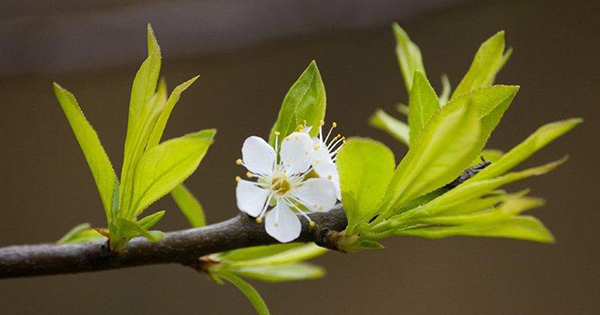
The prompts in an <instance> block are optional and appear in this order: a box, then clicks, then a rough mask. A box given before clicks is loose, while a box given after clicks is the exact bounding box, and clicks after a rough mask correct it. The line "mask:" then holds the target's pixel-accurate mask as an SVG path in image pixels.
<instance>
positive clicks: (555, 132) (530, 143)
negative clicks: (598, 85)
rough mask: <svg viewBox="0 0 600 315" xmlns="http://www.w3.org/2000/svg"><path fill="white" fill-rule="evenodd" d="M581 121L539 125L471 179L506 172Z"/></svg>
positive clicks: (489, 176)
mask: <svg viewBox="0 0 600 315" xmlns="http://www.w3.org/2000/svg"><path fill="white" fill-rule="evenodd" d="M582 122H583V120H582V119H580V118H573V119H567V120H563V121H559V122H555V123H550V124H546V125H544V126H542V127H540V128H539V129H538V130H536V131H535V132H534V133H533V134H532V135H530V136H529V137H528V138H527V139H525V140H524V141H523V142H521V143H520V144H519V145H517V146H515V147H514V148H513V149H512V150H510V151H509V152H508V153H506V154H504V155H503V156H502V157H501V158H500V159H498V160H497V161H496V162H494V163H492V165H490V166H488V167H486V168H485V169H484V170H483V171H481V172H479V174H477V175H476V176H475V177H473V180H482V179H487V178H492V177H495V176H498V175H502V174H504V173H506V172H507V171H509V170H511V169H512V168H514V167H515V166H517V165H519V164H520V163H521V162H523V161H524V160H526V159H527V158H529V157H530V156H532V155H533V154H534V153H536V152H537V151H539V150H540V149H542V148H543V147H545V146H546V145H548V144H549V143H550V142H552V141H554V140H555V139H557V138H558V137H560V136H562V135H564V134H565V133H567V132H569V131H571V130H572V129H573V128H575V127H576V126H577V125H579V124H580V123H582Z"/></svg>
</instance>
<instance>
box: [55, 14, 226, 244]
mask: <svg viewBox="0 0 600 315" xmlns="http://www.w3.org/2000/svg"><path fill="white" fill-rule="evenodd" d="M160 66H161V53H160V47H159V46H158V42H157V41H156V37H155V36H154V32H153V31H152V28H151V27H150V25H148V58H147V59H146V60H145V61H144V62H143V63H142V66H141V67H140V69H139V71H138V72H137V74H136V76H135V79H134V81H133V86H132V89H131V99H130V104H129V119H128V122H127V135H126V139H125V152H124V159H123V169H122V170H121V178H120V182H119V180H118V179H117V176H116V174H115V172H114V171H113V168H112V165H111V163H110V161H109V159H108V157H107V155H106V153H105V152H104V149H103V148H102V145H101V144H100V140H99V139H98V135H97V134H96V132H95V131H94V129H93V128H92V127H91V125H90V124H89V123H88V121H87V120H86V119H85V117H84V115H83V112H82V111H81V109H80V108H79V105H78V104H77V102H76V100H75V97H74V96H73V95H72V94H71V93H69V92H68V91H66V90H65V89H63V88H62V87H60V86H59V85H58V84H56V83H55V84H54V91H55V94H56V97H57V99H58V101H59V103H60V104H61V106H62V108H63V111H64V112H65V116H66V117H67V119H68V121H69V123H70V125H71V127H72V129H73V132H74V133H75V136H76V138H77V141H78V142H79V144H80V146H81V148H82V150H83V153H84V155H85V157H86V160H87V162H88V165H89V167H90V170H91V171H92V175H93V176H94V180H95V181H96V185H97V187H98V191H99V193H100V197H101V199H102V204H103V206H104V211H105V214H106V221H107V225H108V232H107V233H105V232H103V233H104V234H105V235H108V238H109V242H110V245H111V249H112V250H114V251H120V250H123V249H124V248H125V246H126V244H127V242H128V241H129V240H130V239H131V238H133V237H136V236H143V237H146V238H147V239H148V240H150V241H158V240H160V239H161V238H162V235H163V234H162V232H159V231H150V230H149V229H150V228H152V227H153V226H154V225H156V224H157V223H158V222H159V221H160V220H161V218H162V217H163V215H164V214H165V212H164V211H160V212H156V213H154V214H152V215H149V216H147V217H145V218H143V219H141V220H138V216H139V215H141V214H142V212H143V211H144V210H145V209H147V208H148V207H149V206H150V205H151V204H152V203H154V202H155V201H157V200H158V199H160V198H162V197H163V196H164V195H166V194H168V193H169V192H171V190H173V189H175V188H176V187H177V186H178V185H180V184H182V183H183V181H184V180H185V179H186V178H188V177H189V176H190V175H191V174H192V173H193V172H194V171H195V170H196V168H197V167H198V165H199V164H200V161H201V160H202V158H203V157H204V155H205V154H206V152H207V150H208V148H209V147H210V145H211V144H212V142H213V138H214V135H215V132H216V131H215V130H214V129H207V130H203V131H199V132H196V133H191V134H188V135H185V136H182V137H179V138H175V139H171V140H168V141H166V142H164V143H159V142H160V140H161V138H162V135H163V132H164V129H165V127H166V124H167V120H168V119H169V117H170V114H171V112H172V110H173V108H174V106H175V104H176V103H177V101H178V100H179V98H180V96H181V93H182V92H183V91H184V90H185V89H187V88H188V87H189V86H190V85H191V84H192V83H193V82H194V81H195V80H196V79H197V78H198V77H194V78H192V79H191V80H189V81H186V82H184V83H183V84H181V85H179V86H177V87H176V88H175V90H174V91H173V93H171V95H170V96H168V93H167V86H166V83H165V82H164V80H163V81H160V82H159V81H158V77H159V73H160ZM179 192H180V191H179ZM196 213H197V212H196ZM103 231H104V230H103ZM98 235H100V234H99V233H98V232H92V230H90V229H89V226H85V227H81V226H80V227H79V228H78V229H76V230H74V231H72V232H70V233H68V234H67V235H65V237H63V238H62V239H61V241H60V242H62V243H72V242H83V241H91V240H96V239H98V238H99V237H98Z"/></svg>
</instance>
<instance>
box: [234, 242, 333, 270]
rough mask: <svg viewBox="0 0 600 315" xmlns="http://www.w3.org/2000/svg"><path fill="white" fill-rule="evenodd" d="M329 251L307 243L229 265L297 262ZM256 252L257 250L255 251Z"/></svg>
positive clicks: (271, 264)
mask: <svg viewBox="0 0 600 315" xmlns="http://www.w3.org/2000/svg"><path fill="white" fill-rule="evenodd" d="M326 252H327V249H325V248H323V247H320V246H317V245H315V244H314V243H310V244H305V245H301V246H296V247H292V248H289V249H287V250H284V251H280V252H277V253H275V252H272V253H271V254H270V255H269V254H267V253H265V252H264V254H265V256H263V257H256V258H254V259H248V260H242V261H231V262H230V263H229V265H230V266H231V267H235V268H237V267H248V266H274V265H283V264H289V263H297V262H301V261H305V260H309V259H312V258H315V257H318V256H321V255H323V254H325V253H326ZM254 254H256V252H255V253H254Z"/></svg>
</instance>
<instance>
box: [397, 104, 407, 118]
mask: <svg viewBox="0 0 600 315" xmlns="http://www.w3.org/2000/svg"><path fill="white" fill-rule="evenodd" d="M396 110H397V111H398V112H399V113H400V114H402V115H404V116H408V105H406V104H402V103H398V104H396Z"/></svg>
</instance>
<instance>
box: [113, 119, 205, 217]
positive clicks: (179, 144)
mask: <svg viewBox="0 0 600 315" xmlns="http://www.w3.org/2000/svg"><path fill="white" fill-rule="evenodd" d="M207 134H208V135H210V137H207ZM212 135H214V130H208V131H206V130H205V131H200V132H197V133H193V134H189V135H186V136H183V137H180V138H176V139H171V140H169V141H166V142H163V143H161V144H159V145H158V146H156V147H154V148H152V149H150V150H148V151H147V152H145V153H144V154H143V155H142V157H141V158H140V161H139V162H138V164H137V167H136V170H135V175H134V180H133V185H134V190H133V198H132V200H133V203H132V206H131V208H130V210H129V211H128V213H127V214H126V215H127V216H129V217H131V216H133V215H138V214H140V213H141V212H142V211H143V210H144V209H146V208H147V207H148V206H149V205H150V204H152V203H153V202H155V201H156V200H158V199H159V198H161V197H162V196H164V195H165V194H167V193H169V192H170V191H171V190H173V188H175V187H176V186H177V185H179V184H181V183H182V182H183V181H184V180H185V179H186V178H188V177H189V176H190V175H191V174H192V173H193V172H194V171H195V170H196V168H197V167H198V165H199V164H200V161H202V158H203V157H204V155H205V154H206V151H207V150H208V147H209V146H210V145H211V144H212V142H213V139H212ZM127 216H125V215H124V216H123V217H125V218H127Z"/></svg>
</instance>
